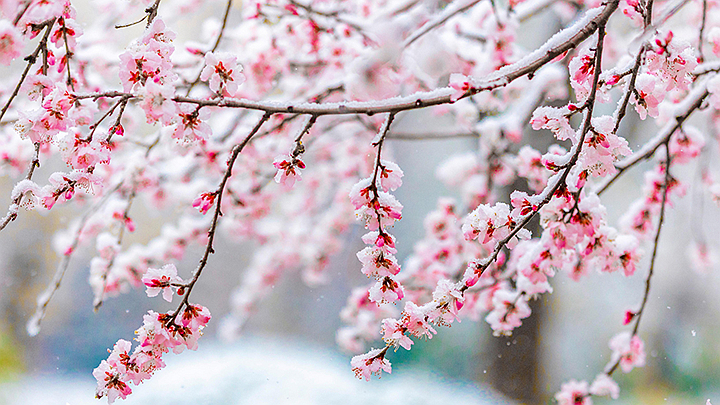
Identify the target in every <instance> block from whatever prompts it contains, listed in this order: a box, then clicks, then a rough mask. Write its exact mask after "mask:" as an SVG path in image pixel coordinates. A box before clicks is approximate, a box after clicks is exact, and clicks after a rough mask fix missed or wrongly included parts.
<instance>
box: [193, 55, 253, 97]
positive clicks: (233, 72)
mask: <svg viewBox="0 0 720 405" xmlns="http://www.w3.org/2000/svg"><path fill="white" fill-rule="evenodd" d="M208 79H210V83H209V84H210V90H212V91H214V92H216V93H222V94H223V95H227V96H230V97H234V96H235V93H237V91H238V86H239V85H240V84H242V83H243V82H244V81H245V76H244V75H243V74H242V66H241V65H239V64H238V63H237V56H235V55H233V54H230V53H227V52H222V53H213V52H208V53H206V54H205V67H204V68H203V70H202V72H201V73H200V80H203V81H205V80H208Z"/></svg>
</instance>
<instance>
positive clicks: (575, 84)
mask: <svg viewBox="0 0 720 405" xmlns="http://www.w3.org/2000/svg"><path fill="white" fill-rule="evenodd" d="M568 70H570V84H571V85H572V88H573V89H574V90H575V97H576V98H577V100H578V101H580V102H582V101H585V99H586V98H587V97H588V95H589V94H590V88H591V87H592V83H593V75H594V74H595V52H594V51H591V50H589V49H588V48H585V49H583V50H581V51H580V52H579V53H578V55H577V56H576V57H574V58H572V60H571V61H570V63H569V64H568Z"/></svg>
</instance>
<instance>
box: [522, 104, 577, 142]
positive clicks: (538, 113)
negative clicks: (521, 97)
mask: <svg viewBox="0 0 720 405" xmlns="http://www.w3.org/2000/svg"><path fill="white" fill-rule="evenodd" d="M569 112H570V111H569V110H568V109H567V108H565V109H560V108H555V107H539V108H537V109H535V111H534V112H533V115H532V118H531V119H530V125H531V126H532V128H533V129H534V130H536V131H537V130H539V129H549V130H550V131H552V133H553V134H554V135H555V137H556V138H557V139H558V140H561V141H564V140H566V139H571V140H572V141H573V142H576V141H577V139H578V138H577V136H578V135H577V133H576V132H575V130H574V129H573V127H572V126H571V125H570V121H569V120H568V117H567V114H568V113H569Z"/></svg>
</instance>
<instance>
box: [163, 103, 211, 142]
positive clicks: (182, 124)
mask: <svg viewBox="0 0 720 405" xmlns="http://www.w3.org/2000/svg"><path fill="white" fill-rule="evenodd" d="M178 110H179V111H178V123H177V126H176V127H175V130H174V131H173V134H172V137H173V139H175V140H177V141H179V142H182V143H183V144H184V145H189V144H194V143H197V142H201V141H205V140H207V139H208V138H210V135H211V133H212V130H211V129H210V125H208V123H207V119H208V118H209V114H210V113H209V112H208V110H207V109H198V108H196V107H193V106H192V105H189V104H180V107H179V108H178Z"/></svg>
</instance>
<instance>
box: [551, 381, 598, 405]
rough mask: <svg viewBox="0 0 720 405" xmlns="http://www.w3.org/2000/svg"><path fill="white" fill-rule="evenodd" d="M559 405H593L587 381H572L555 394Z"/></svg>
mask: <svg viewBox="0 0 720 405" xmlns="http://www.w3.org/2000/svg"><path fill="white" fill-rule="evenodd" d="M555 400H556V401H558V405H592V403H593V402H592V399H591V398H590V392H589V391H588V383H587V381H576V380H570V381H568V382H566V383H564V384H563V385H562V386H561V387H560V392H558V393H557V394H555Z"/></svg>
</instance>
